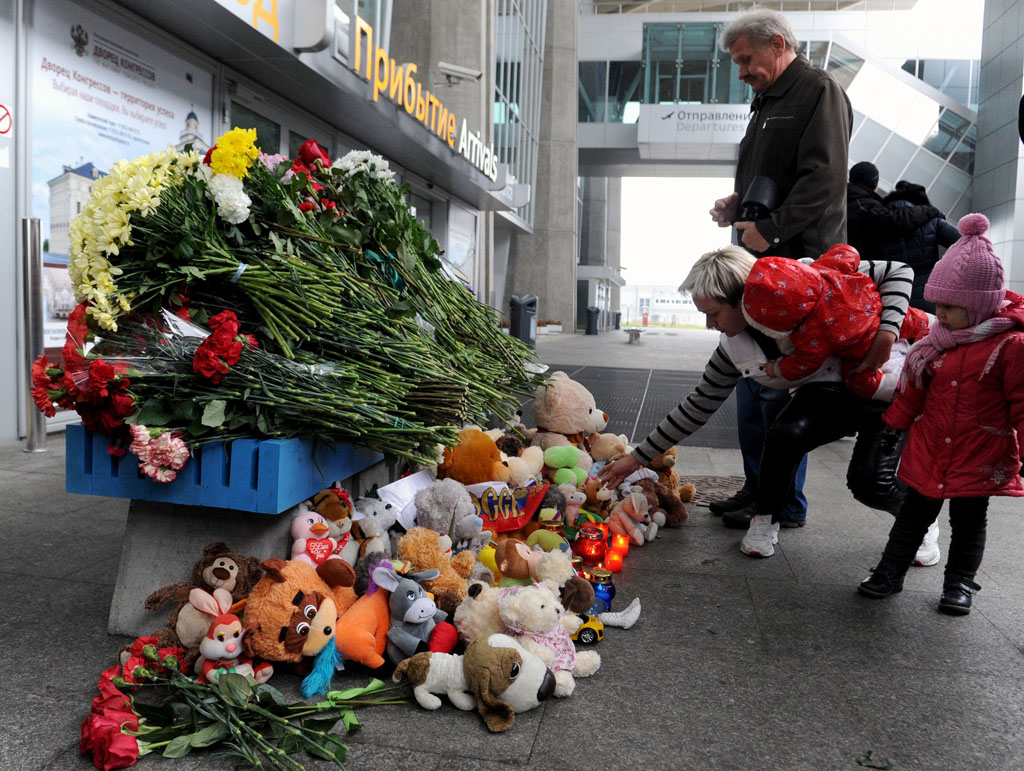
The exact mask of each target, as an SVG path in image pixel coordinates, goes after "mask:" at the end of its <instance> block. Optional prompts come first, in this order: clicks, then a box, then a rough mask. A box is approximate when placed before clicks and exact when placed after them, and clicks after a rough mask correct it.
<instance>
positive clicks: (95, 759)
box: [92, 721, 139, 771]
mask: <svg viewBox="0 0 1024 771" xmlns="http://www.w3.org/2000/svg"><path fill="white" fill-rule="evenodd" d="M138 727H139V725H138V721H136V723H135V727H134V728H132V730H133V731H134V730H137V729H138ZM138 759H139V741H138V739H136V738H135V737H134V736H129V735H128V734H125V733H121V731H120V730H118V731H111V732H108V733H103V734H101V735H100V736H98V737H96V736H94V737H93V745H92V763H93V765H94V766H96V768H99V769H101V770H102V771H111V769H115V768H128V767H129V766H132V765H135V761H137V760H138Z"/></svg>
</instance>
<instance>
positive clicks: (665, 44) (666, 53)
mask: <svg viewBox="0 0 1024 771" xmlns="http://www.w3.org/2000/svg"><path fill="white" fill-rule="evenodd" d="M720 31H721V25H720V24H713V23H710V22H696V23H693V24H676V23H662V24H645V25H644V52H643V70H642V72H643V77H644V90H643V94H644V99H643V101H644V103H646V104H676V103H692V104H701V103H712V102H725V103H746V102H749V101H750V99H751V98H752V94H751V91H750V87H749V86H747V85H746V84H744V83H742V82H740V81H739V80H738V79H737V78H736V67H735V65H733V63H732V61H731V59H730V58H729V56H728V55H727V54H726V53H724V52H723V51H721V50H720V49H719V48H718V36H719V33H720Z"/></svg>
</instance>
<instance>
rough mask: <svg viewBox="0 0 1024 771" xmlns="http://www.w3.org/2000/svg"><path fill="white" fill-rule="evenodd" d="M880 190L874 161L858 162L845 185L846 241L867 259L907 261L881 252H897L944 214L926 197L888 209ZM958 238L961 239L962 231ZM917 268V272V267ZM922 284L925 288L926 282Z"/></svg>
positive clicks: (915, 268) (916, 306) (851, 170)
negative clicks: (922, 229) (899, 246)
mask: <svg viewBox="0 0 1024 771" xmlns="http://www.w3.org/2000/svg"><path fill="white" fill-rule="evenodd" d="M877 190H878V169H877V168H876V167H875V164H873V163H871V162H870V161H861V162H860V163H855V164H854V165H853V168H852V169H850V182H849V184H847V186H846V243H848V244H849V245H850V246H852V247H853V248H854V249H856V250H857V251H858V252H860V256H861V257H862V258H863V259H865V260H880V259H899V260H900V261H901V262H908V260H905V259H900V258H899V257H883V256H882V255H883V254H884V253H892V251H893V249H895V250H896V251H897V253H898V251H899V249H898V246H897V245H898V244H899V243H900V241H901V239H903V238H906V237H908V236H912V235H913V234H914V233H915V231H917V229H918V228H920V227H922V226H924V225H925V224H926V223H928V222H930V221H931V220H934V219H936V218H940V217H942V212H940V211H939V210H938V209H936V208H935V207H934V206H931V205H930V204H929V203H928V202H927V198H926V199H925V203H924V204H922V205H913V206H907V207H898V208H889V207H888V206H886V205H885V203H884V202H883V201H882V197H881V196H880V195H878V193H877V192H876V191H877ZM922 190H923V188H922ZM954 230H956V228H954ZM956 238H959V234H957V236H956ZM956 238H954V239H953V240H954V241H955V240H956ZM936 259H938V257H937V256H936ZM933 262H934V260H933ZM914 271H915V274H916V272H917V267H916V266H914ZM921 287H922V291H924V284H923V283H922V284H921ZM914 307H915V308H918V307H920V306H918V305H915V306H914Z"/></svg>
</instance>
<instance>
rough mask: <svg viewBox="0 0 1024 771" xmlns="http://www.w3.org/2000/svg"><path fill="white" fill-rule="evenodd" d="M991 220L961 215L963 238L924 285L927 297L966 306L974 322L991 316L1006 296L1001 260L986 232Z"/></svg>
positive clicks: (972, 215)
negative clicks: (962, 216) (986, 236)
mask: <svg viewBox="0 0 1024 771" xmlns="http://www.w3.org/2000/svg"><path fill="white" fill-rule="evenodd" d="M988 224H989V223H988V218H987V217H986V216H985V215H984V214H968V215H967V216H966V217H964V218H963V219H961V220H960V222H959V224H958V226H957V227H958V228H959V229H960V236H961V237H960V240H959V241H957V242H956V243H955V244H953V245H952V246H951V247H949V250H948V251H947V252H946V254H945V255H944V256H943V257H942V259H941V260H939V261H938V262H937V263H935V267H934V268H932V274H931V276H929V277H928V283H927V284H926V285H925V287H924V297H925V299H926V300H929V301H930V302H933V303H942V304H943V305H958V306H960V307H961V308H965V309H966V310H967V318H968V320H969V321H970V323H971V326H974V325H975V324H980V323H981V322H983V321H986V320H988V319H990V318H992V316H994V315H995V313H996V311H997V310H998V309H999V306H1000V305H1002V303H1003V300H1004V299H1005V297H1006V284H1005V282H1004V281H1003V263H1002V260H1000V259H999V257H997V256H996V253H995V252H993V251H992V242H991V241H989V240H988V239H987V238H985V236H984V233H985V232H986V231H987V230H988Z"/></svg>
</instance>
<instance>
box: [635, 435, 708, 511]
mask: <svg viewBox="0 0 1024 771" xmlns="http://www.w3.org/2000/svg"><path fill="white" fill-rule="evenodd" d="M678 459H679V451H678V449H677V448H676V447H675V446H672V447H669V448H668V449H667V450H666V451H665V452H663V453H662V454H661V455H659V456H658V457H657V458H655V459H654V460H652V461H651V462H650V463H648V464H647V468H649V469H651V470H652V471H654V473H656V474H657V475H658V481H659V482H661V483H662V484H663V485H665V487H667V488H668V489H669V490H674V491H675V492H676V494H677V495H678V496H679V500H681V501H682V502H683V503H689V502H690V501H692V500H693V498H694V496H695V495H696V494H697V488H696V487H695V486H694V484H693V482H687V483H686V484H682V485H681V484H679V482H680V480H679V472H678V471H676V468H675V466H676V463H677V461H678Z"/></svg>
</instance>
